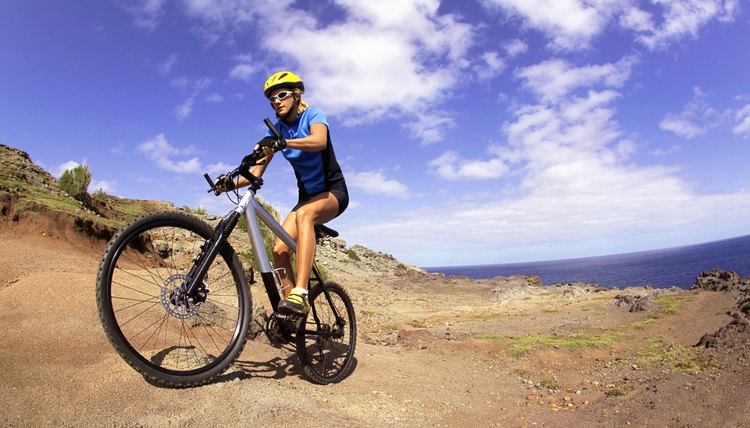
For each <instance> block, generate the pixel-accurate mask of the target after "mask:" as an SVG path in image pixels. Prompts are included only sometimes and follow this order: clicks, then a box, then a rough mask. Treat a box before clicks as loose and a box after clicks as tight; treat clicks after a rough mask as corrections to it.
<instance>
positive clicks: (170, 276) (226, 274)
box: [96, 119, 357, 387]
mask: <svg viewBox="0 0 750 428" xmlns="http://www.w3.org/2000/svg"><path fill="white" fill-rule="evenodd" d="M265 123H266V125H267V126H268V127H269V130H270V131H271V132H272V134H273V135H274V136H275V137H276V138H277V139H280V138H281V135H279V133H278V131H277V130H276V128H275V127H274V126H273V124H272V123H271V122H270V121H269V120H268V119H265ZM263 158H264V154H263V152H262V151H261V150H255V151H253V152H252V153H250V154H249V155H247V156H245V157H244V158H243V159H242V162H241V163H240V166H239V167H237V168H235V169H234V170H233V171H231V172H229V173H227V174H225V175H224V176H223V177H225V179H226V180H230V179H232V180H233V179H234V178H236V177H237V176H242V177H244V178H246V179H247V180H248V181H249V182H250V183H251V184H250V186H249V187H248V189H247V190H246V191H245V193H244V194H242V195H240V192H239V191H238V190H234V191H232V192H228V194H230V195H232V194H233V195H234V197H235V198H236V199H235V200H233V203H236V207H235V208H234V209H232V210H231V211H230V212H229V213H228V214H227V215H226V216H224V217H223V218H222V220H221V221H220V222H219V224H218V225H217V226H216V227H215V228H211V227H210V226H209V225H208V224H206V223H205V222H204V221H202V220H200V219H198V218H196V217H193V216H190V215H187V214H184V213H180V212H161V213H155V214H149V215H145V216H143V217H141V218H138V219H136V220H134V221H133V222H132V223H130V224H128V225H127V226H125V227H124V228H123V229H122V230H120V231H119V232H118V233H117V234H115V236H114V237H113V238H112V239H111V240H110V242H109V244H108V245H107V249H106V251H105V253H104V255H103V257H102V261H101V264H100V265H99V271H98V274H97V286H96V295H97V306H98V310H99V317H100V319H101V322H102V325H103V327H104V331H105V333H106V335H107V337H108V338H109V341H110V342H111V344H112V345H113V347H114V348H115V350H116V351H117V352H118V353H119V355H120V356H121V357H122V358H123V359H124V360H125V361H126V362H127V363H128V364H129V365H130V366H132V367H133V368H134V369H135V370H137V371H138V372H139V373H140V374H142V375H143V376H144V377H146V378H147V379H148V380H150V381H152V382H154V383H156V384H159V385H163V386H174V387H187V386H198V385H203V384H205V383H208V382H211V381H212V380H214V379H216V378H217V376H219V375H220V374H222V373H223V372H224V371H226V370H227V369H228V368H229V367H230V366H231V365H232V364H233V363H234V362H235V360H236V359H237V357H238V356H239V355H240V353H241V352H242V350H243V348H244V347H245V344H246V342H247V340H248V330H249V325H250V322H251V318H252V316H251V308H252V305H251V298H252V297H251V293H250V287H249V284H248V278H247V276H246V274H245V270H244V268H243V266H242V263H241V261H240V259H239V258H238V256H237V253H236V252H235V250H234V249H233V248H232V246H231V245H230V244H229V243H228V242H227V239H228V238H229V235H230V234H231V233H232V231H233V230H234V229H235V227H236V226H237V224H238V222H239V220H240V218H243V217H244V219H245V221H246V224H247V232H248V236H249V238H250V242H251V244H252V253H253V256H254V259H255V262H256V266H257V267H258V270H259V271H260V276H261V278H262V281H263V285H264V288H265V291H266V293H267V294H268V300H269V302H270V304H271V306H272V310H273V312H272V313H271V314H270V315H267V316H266V322H265V332H266V335H267V336H268V338H269V339H270V340H271V342H272V343H274V344H283V343H291V344H294V345H295V346H296V353H297V357H298V359H299V363H300V364H301V366H302V367H303V369H304V373H305V374H306V375H307V376H308V377H309V378H310V379H311V380H312V381H313V382H315V383H318V384H330V383H336V382H340V381H341V380H343V379H345V378H346V377H348V376H349V375H350V374H351V373H352V372H353V370H354V367H355V361H354V349H355V345H356V339H357V324H356V318H355V314H354V307H353V305H352V302H351V299H350V297H349V295H348V294H347V292H346V290H345V289H344V288H343V287H342V286H341V285H339V284H337V283H335V282H330V281H324V280H323V278H322V277H321V274H320V271H319V270H318V267H317V265H314V266H313V269H312V273H311V276H310V279H309V282H308V289H309V290H310V291H309V301H310V306H311V309H310V312H309V313H308V314H306V315H289V314H282V313H279V312H278V311H277V309H278V304H279V301H280V300H281V296H282V295H283V290H282V283H281V278H280V275H281V272H280V271H281V270H282V269H274V268H273V267H272V265H271V262H270V261H269V259H268V256H267V255H266V251H265V247H264V244H263V237H262V234H261V228H260V223H259V220H260V221H262V222H263V223H265V224H266V226H268V228H269V229H270V230H271V231H272V232H273V233H274V235H276V236H277V237H278V238H279V239H281V240H282V241H283V242H284V243H286V244H287V245H288V246H289V248H291V249H292V250H293V251H294V250H296V243H295V242H294V240H293V239H292V237H291V236H290V235H289V234H288V233H286V231H285V230H284V229H283V228H282V227H281V225H280V224H279V223H278V222H277V221H276V219H275V218H274V217H273V216H272V215H271V214H270V213H269V212H268V211H267V210H266V209H264V208H263V206H262V205H261V204H260V203H259V202H258V201H257V200H256V198H255V195H256V193H257V192H258V191H259V190H260V188H261V187H262V185H263V180H262V179H261V178H258V177H255V176H253V175H252V174H251V173H250V168H251V167H253V166H255V165H259V164H261V162H262V159H263ZM204 176H205V178H206V180H207V181H208V183H209V185H210V186H211V189H210V190H209V192H212V191H215V190H216V183H215V182H214V181H213V180H211V178H210V177H209V176H208V174H205V175H204ZM230 200H232V199H231V198H230ZM316 234H328V235H332V236H335V235H337V233H336V232H335V231H334V230H332V229H329V228H327V227H325V226H316ZM251 281H252V278H251Z"/></svg>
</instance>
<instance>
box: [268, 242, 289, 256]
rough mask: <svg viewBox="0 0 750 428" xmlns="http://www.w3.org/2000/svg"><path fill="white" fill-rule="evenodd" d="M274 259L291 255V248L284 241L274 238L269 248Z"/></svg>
mask: <svg viewBox="0 0 750 428" xmlns="http://www.w3.org/2000/svg"><path fill="white" fill-rule="evenodd" d="M271 253H272V254H273V258H274V260H279V259H288V258H289V257H290V256H291V249H290V248H289V246H287V245H286V244H285V243H283V242H281V241H279V240H276V242H275V243H274V244H273V249H272V250H271Z"/></svg>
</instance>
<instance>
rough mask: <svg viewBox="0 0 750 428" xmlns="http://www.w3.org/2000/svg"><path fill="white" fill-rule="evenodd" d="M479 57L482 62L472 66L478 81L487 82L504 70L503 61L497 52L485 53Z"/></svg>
mask: <svg viewBox="0 0 750 428" xmlns="http://www.w3.org/2000/svg"><path fill="white" fill-rule="evenodd" d="M480 57H481V59H482V62H479V63H477V64H475V65H474V71H475V72H476V74H477V78H478V79H479V80H489V79H491V78H493V77H496V76H497V75H498V74H500V73H502V72H503V70H505V61H504V60H503V59H502V58H501V57H500V55H498V53H497V52H485V53H483V54H482V55H481V56H480Z"/></svg>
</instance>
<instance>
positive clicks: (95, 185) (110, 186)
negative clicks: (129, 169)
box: [88, 180, 116, 195]
mask: <svg viewBox="0 0 750 428" xmlns="http://www.w3.org/2000/svg"><path fill="white" fill-rule="evenodd" d="M97 190H102V191H103V192H104V193H107V194H109V195H111V194H113V193H114V192H115V191H116V183H115V182H114V181H107V180H99V181H94V182H92V183H91V184H89V188H88V192H89V193H94V192H96V191H97Z"/></svg>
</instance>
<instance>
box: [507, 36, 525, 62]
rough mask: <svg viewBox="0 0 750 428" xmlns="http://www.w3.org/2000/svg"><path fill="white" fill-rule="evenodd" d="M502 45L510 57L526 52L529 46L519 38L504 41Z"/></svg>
mask: <svg viewBox="0 0 750 428" xmlns="http://www.w3.org/2000/svg"><path fill="white" fill-rule="evenodd" d="M503 47H504V48H505V52H506V53H507V54H508V56H509V57H511V58H512V57H516V56H518V55H521V54H522V53H524V52H526V51H527V50H528V48H529V46H528V45H527V44H526V42H524V41H523V40H519V39H513V40H510V41H508V42H507V43H505V44H504V46H503Z"/></svg>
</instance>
